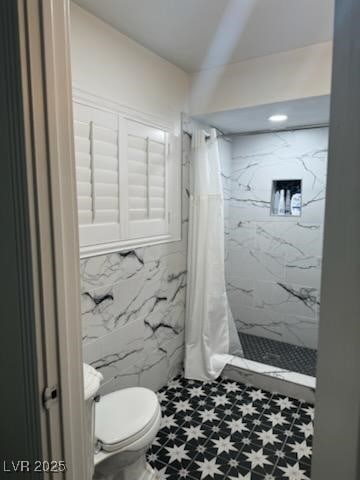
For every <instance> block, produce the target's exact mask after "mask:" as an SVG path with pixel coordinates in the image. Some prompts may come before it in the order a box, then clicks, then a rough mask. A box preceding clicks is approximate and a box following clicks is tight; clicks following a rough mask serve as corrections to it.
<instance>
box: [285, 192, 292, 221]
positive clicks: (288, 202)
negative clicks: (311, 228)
mask: <svg viewBox="0 0 360 480" xmlns="http://www.w3.org/2000/svg"><path fill="white" fill-rule="evenodd" d="M290 210H291V194H290V190H286V197H285V215H290V213H291V212H290Z"/></svg>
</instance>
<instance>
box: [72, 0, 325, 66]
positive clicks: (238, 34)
mask: <svg viewBox="0 0 360 480" xmlns="http://www.w3.org/2000/svg"><path fill="white" fill-rule="evenodd" d="M75 1H76V3H77V4H79V5H80V6H82V7H83V8H85V9H86V10H88V11H89V12H91V13H93V14H94V15H96V16H97V17H99V18H101V19H102V20H104V21H105V22H107V23H109V24H110V25H112V26H113V27H114V28H116V29H118V30H119V31H120V32H122V33H124V34H125V35H127V36H129V37H130V38H132V39H134V40H136V41H137V42H138V43H140V44H141V45H143V46H145V47H147V48H149V49H150V50H152V51H154V52H155V53H157V54H158V55H160V56H161V57H163V58H165V59H167V60H168V61H170V62H172V63H174V64H175V65H178V66H179V67H180V68H182V69H183V70H185V71H186V72H196V71H199V70H202V69H204V68H212V67H216V66H220V65H225V64H227V63H234V62H239V61H242V60H246V59H249V58H253V57H260V56H264V55H270V54H273V53H278V52H282V51H286V50H292V49H295V48H300V47H304V46H307V45H311V44H313V43H320V42H324V41H328V40H330V39H331V38H332V23H333V8H334V0H101V1H99V0H75Z"/></svg>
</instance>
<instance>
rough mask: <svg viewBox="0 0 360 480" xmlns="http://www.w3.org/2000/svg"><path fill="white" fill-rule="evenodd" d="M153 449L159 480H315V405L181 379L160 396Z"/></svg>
mask: <svg viewBox="0 0 360 480" xmlns="http://www.w3.org/2000/svg"><path fill="white" fill-rule="evenodd" d="M158 398H159V400H160V402H161V408H162V413H163V418H162V427H161V429H160V431H159V433H158V436H157V438H156V440H155V442H154V444H153V445H152V446H151V448H150V450H149V451H148V461H149V463H150V464H151V465H152V466H153V467H154V468H155V469H156V474H157V480H165V479H166V480H178V479H182V478H187V479H192V480H199V479H201V480H203V479H204V480H208V479H214V480H220V479H221V480H240V479H242V480H308V479H310V463H311V453H312V436H313V419H314V409H313V406H311V405H310V404H307V403H305V402H300V401H299V400H294V399H292V398H288V397H285V396H283V395H279V394H277V393H270V392H266V391H264V390H259V389H257V388H254V387H252V386H246V385H244V384H241V383H237V382H233V381H231V380H226V379H220V380H219V381H214V382H211V383H204V382H198V381H191V380H190V381H189V380H185V379H184V378H182V377H178V378H176V379H174V380H172V381H170V382H169V383H168V385H167V386H166V387H164V388H163V389H161V390H160V392H159V393H158Z"/></svg>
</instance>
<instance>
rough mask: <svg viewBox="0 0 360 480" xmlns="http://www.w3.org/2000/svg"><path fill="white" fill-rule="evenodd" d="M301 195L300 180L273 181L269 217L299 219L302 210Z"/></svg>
mask: <svg viewBox="0 0 360 480" xmlns="http://www.w3.org/2000/svg"><path fill="white" fill-rule="evenodd" d="M301 193H302V181H301V180H273V182H272V191H271V215H275V216H282V217H300V216H301V209H302V201H301Z"/></svg>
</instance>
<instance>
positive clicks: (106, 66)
mask: <svg viewBox="0 0 360 480" xmlns="http://www.w3.org/2000/svg"><path fill="white" fill-rule="evenodd" d="M71 56H72V76H73V83H74V85H76V86H77V87H80V88H82V89H84V90H87V91H90V92H91V93H94V94H96V95H99V96H102V97H105V98H109V99H111V100H114V101H116V102H118V103H121V104H123V105H127V106H130V107H132V108H135V109H138V110H141V111H143V112H146V113H151V114H153V115H158V116H161V117H164V118H166V119H167V120H170V121H176V122H179V119H180V112H181V111H187V99H188V87H189V77H188V75H187V74H186V73H185V72H183V71H182V70H181V69H180V68H178V67H176V66H175V65H172V64H171V63H169V62H168V61H166V60H164V59H163V58H161V57H159V56H158V55H156V54H154V53H152V52H151V51H150V50H147V49H146V48H144V47H142V46H141V45H139V44H138V43H136V42H134V41H133V40H131V39H129V38H128V37H126V36H125V35H123V34H121V33H120V32H118V31H117V30H115V29H114V28H112V27H110V26H109V25H108V24H106V23H104V22H103V21H101V20H99V19H98V18H96V17H95V16H93V15H91V14H90V13H88V12H86V11H85V10H83V9H81V8H80V7H78V6H77V5H74V4H72V5H71Z"/></svg>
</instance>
